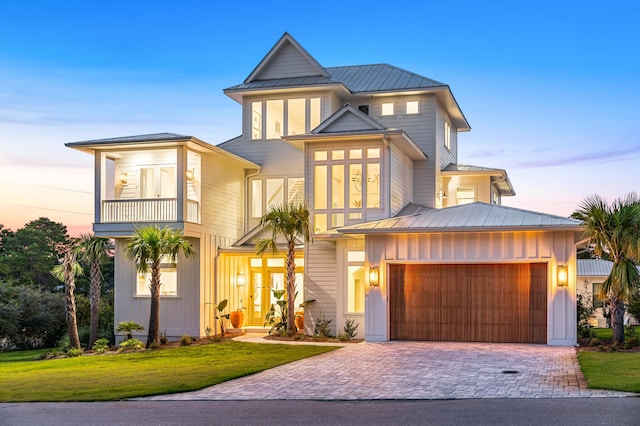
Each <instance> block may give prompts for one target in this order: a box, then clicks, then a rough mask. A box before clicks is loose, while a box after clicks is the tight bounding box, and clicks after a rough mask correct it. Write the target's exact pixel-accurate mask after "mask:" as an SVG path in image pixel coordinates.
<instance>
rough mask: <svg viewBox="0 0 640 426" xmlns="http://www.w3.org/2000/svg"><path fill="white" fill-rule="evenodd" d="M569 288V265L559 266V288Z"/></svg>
mask: <svg viewBox="0 0 640 426" xmlns="http://www.w3.org/2000/svg"><path fill="white" fill-rule="evenodd" d="M566 286H567V265H558V287H566Z"/></svg>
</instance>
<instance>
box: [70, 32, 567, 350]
mask: <svg viewBox="0 0 640 426" xmlns="http://www.w3.org/2000/svg"><path fill="white" fill-rule="evenodd" d="M224 92H225V94H227V95H228V96H229V97H231V98H232V99H234V100H235V101H237V102H238V103H240V104H241V105H242V111H243V112H242V129H243V131H242V135H241V136H239V137H237V138H235V139H232V140H230V141H227V142H224V143H222V144H220V145H218V146H211V145H209V144H206V143H204V142H202V141H200V140H198V139H196V138H194V137H190V136H181V135H175V134H156V135H143V136H135V137H125V138H115V139H103V140H93V141H84V142H75V143H69V144H67V146H69V147H72V148H75V149H80V150H84V151H86V152H89V153H92V154H93V155H94V156H95V165H96V218H95V224H94V231H95V233H96V234H97V235H101V236H108V237H113V238H115V239H116V277H115V292H116V301H115V303H116V311H115V320H116V322H118V321H123V320H134V321H137V322H140V323H146V321H147V318H148V309H149V306H148V305H149V303H148V295H147V290H146V284H145V282H146V278H145V277H143V276H140V275H139V274H137V273H136V271H135V267H134V265H132V264H131V263H130V262H129V261H127V260H126V258H125V257H124V254H123V247H124V244H125V243H126V238H127V236H128V235H130V233H131V231H132V230H133V229H134V226H135V225H136V224H142V223H158V224H161V225H168V226H172V227H174V228H178V229H182V230H184V233H185V235H186V236H187V237H188V238H190V239H191V241H192V242H193V244H194V246H195V247H196V250H197V251H198V253H199V254H200V255H199V257H198V258H197V259H195V260H186V259H179V260H178V262H177V264H167V265H166V268H165V271H163V275H162V277H163V282H165V283H164V284H163V288H164V291H165V292H166V293H165V294H164V295H163V297H162V300H161V319H160V322H161V326H160V328H161V329H162V330H166V331H167V335H168V336H170V337H173V338H177V337H179V336H181V335H182V334H191V335H200V336H202V335H204V333H205V329H206V328H207V327H211V328H214V327H215V321H214V313H213V303H216V302H217V301H218V300H222V299H225V298H227V299H229V300H230V308H231V309H236V308H238V307H241V306H243V307H245V308H246V311H245V323H246V325H247V327H253V328H255V327H258V328H259V327H262V326H263V322H264V318H265V315H266V313H267V311H268V309H269V307H270V305H271V303H273V298H272V293H271V291H270V290H271V289H275V288H283V286H284V277H285V270H284V253H280V254H278V255H275V256H274V255H265V256H264V257H259V256H256V255H255V248H254V245H253V243H254V242H255V240H256V239H257V238H261V237H264V236H265V233H264V232H263V230H261V229H259V228H258V227H257V224H258V221H259V218H260V217H261V216H262V215H263V214H264V213H265V212H266V211H267V209H268V208H269V206H270V205H273V204H276V203H282V202H289V201H293V202H300V201H305V202H307V203H308V205H309V207H310V209H311V210H312V220H313V228H314V231H315V235H314V240H313V243H311V244H308V245H306V246H304V245H303V244H302V242H300V245H299V252H298V255H297V261H296V281H297V284H298V289H299V294H298V300H297V302H296V306H297V305H299V303H301V302H302V301H304V300H309V299H313V300H314V302H313V303H312V304H310V305H309V306H308V307H307V308H306V309H305V331H306V332H307V333H311V332H312V330H313V325H314V323H315V322H316V321H317V320H318V318H320V317H325V318H327V319H331V320H332V326H333V331H334V332H338V331H340V330H342V328H343V326H344V324H345V321H346V320H348V319H355V320H356V321H357V323H358V325H359V328H358V331H359V333H360V336H361V337H364V338H365V339H366V340H369V341H386V340H390V339H409V340H413V339H415V340H460V341H491V342H535V343H548V344H559V345H571V344H573V343H575V340H576V310H575V294H576V293H575V290H576V280H575V276H576V274H575V272H576V260H575V241H576V240H577V238H576V236H577V232H579V230H580V227H579V222H577V221H575V220H572V219H567V218H562V217H557V216H552V215H547V214H543V213H536V212H529V211H524V210H519V209H514V208H509V207H502V206H501V202H502V197H505V196H513V195H515V191H514V189H513V186H512V185H511V182H510V181H509V178H508V175H507V173H506V171H505V170H502V169H493V168H486V167H478V166H470V165H461V164H458V137H457V135H458V133H459V132H466V131H469V130H470V126H469V123H468V122H467V119H466V118H465V116H464V115H463V113H462V111H461V109H460V107H459V106H458V104H457V102H456V100H455V98H454V97H453V94H452V92H451V90H450V89H449V86H447V85H446V84H444V83H440V82H438V81H435V80H431V79H429V78H426V77H422V76H420V75H417V74H415V73H412V72H409V71H405V70H403V69H400V68H397V67H394V66H391V65H387V64H378V65H362V66H345V67H323V66H322V65H320V64H319V63H318V62H317V61H316V60H315V59H314V58H313V57H312V56H311V55H310V54H309V53H308V52H307V51H306V50H305V49H304V48H302V46H300V44H298V42H297V41H296V40H295V39H294V38H293V37H291V36H290V35H289V34H287V33H285V34H284V35H283V36H282V37H281V39H280V40H279V41H278V42H277V43H276V44H275V46H274V47H273V48H272V49H271V50H270V51H269V52H268V53H267V55H266V56H265V57H264V58H263V59H262V61H260V63H259V64H258V66H257V67H256V68H255V69H254V70H253V71H252V72H251V73H250V74H249V76H248V77H247V78H246V79H245V81H244V82H243V83H241V84H239V85H236V86H233V87H230V88H228V89H226V90H225V91H224ZM559 275H562V277H563V278H561V280H560V282H558V279H557V277H558V276H559ZM167 283H168V284H167Z"/></svg>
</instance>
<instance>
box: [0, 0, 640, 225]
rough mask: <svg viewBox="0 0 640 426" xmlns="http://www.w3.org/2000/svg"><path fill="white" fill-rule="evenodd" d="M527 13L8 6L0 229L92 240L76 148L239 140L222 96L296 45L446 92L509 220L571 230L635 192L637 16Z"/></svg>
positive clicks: (205, 4) (0, 98) (89, 174)
mask: <svg viewBox="0 0 640 426" xmlns="http://www.w3.org/2000/svg"><path fill="white" fill-rule="evenodd" d="M414 3H416V4H414ZM521 3H522V4H521ZM524 3H525V2H511V1H509V2H507V1H505V2H500V1H490V2H478V1H448V2H430V1H424V2H404V1H395V2H382V1H381V2H377V1H367V2H363V1H345V0H343V1H340V2H332V1H326V2H322V3H307V2H302V1H299V0H298V1H281V2H255V3H254V2H230V1H226V2H218V1H180V2H163V1H154V2H152V1H148V2H147V1H133V2H132V1H109V2H88V1H83V2H76V1H65V2H45V1H42V2H37V1H29V0H25V1H20V2H18V1H13V2H2V4H1V5H0V16H1V17H2V24H1V25H0V147H1V148H2V153H1V155H0V224H3V225H4V226H5V227H6V228H11V229H13V230H16V229H19V228H21V227H22V226H23V225H24V224H25V223H27V222H29V221H30V220H33V219H36V218H38V217H41V216H46V217H49V218H50V219H52V220H54V221H57V222H61V223H63V224H65V225H67V227H68V228H69V231H70V232H71V233H72V234H77V233H78V232H80V231H85V232H86V231H89V230H90V229H91V222H92V218H93V160H92V158H91V156H89V155H87V154H83V153H80V152H77V151H74V150H71V149H69V148H66V147H65V146H64V143H65V142H73V141H80V140H87V139H98V138H107V137H116V136H126V135H138V134H145V133H159V132H174V133H182V134H187V135H193V136H196V137H198V138H200V139H202V140H205V141H207V142H209V143H211V144H214V145H215V144H218V143H220V142H223V141H225V140H227V139H230V138H232V137H235V136H237V135H239V134H240V132H241V128H240V124H241V123H240V112H241V110H240V105H239V104H237V103H236V102H235V101H233V100H231V99H230V98H228V97H226V96H225V95H224V94H223V93H222V90H223V89H224V88H226V87H229V86H232V85H234V84H238V83H240V82H242V81H243V80H244V79H245V78H246V77H247V75H248V74H249V73H250V72H251V71H252V70H253V68H254V67H255V66H256V65H257V64H258V62H259V61H260V60H261V59H262V58H263V56H264V55H265V54H266V53H267V52H268V51H269V49H270V48H271V47H272V46H273V44H274V43H275V42H276V41H277V40H278V39H279V37H280V36H281V35H282V34H283V33H284V32H285V31H288V32H289V33H291V34H292V35H293V36H294V37H295V38H296V39H297V40H298V41H299V42H300V44H302V46H304V47H305V48H306V49H307V50H308V51H309V53H310V54H311V55H313V56H314V57H315V58H316V59H317V60H318V61H319V62H320V64H322V65H323V66H340V65H361V64H373V63H390V64H392V65H395V66H398V67H401V68H404V69H407V70H410V71H413V72H415V73H418V74H421V75H424V76H426V77H430V78H433V79H435V80H438V81H442V82H444V83H447V84H449V85H450V87H451V89H452V91H453V94H454V96H455V97H456V99H457V101H458V103H459V105H460V107H461V109H462V111H463V112H464V114H465V115H466V117H467V119H468V120H469V123H470V124H471V127H472V130H471V132H469V133H463V134H461V135H460V136H459V162H460V163H462V164H473V165H479V166H486V167H497V168H504V169H506V170H507V172H508V173H509V176H510V178H511V181H512V183H513V185H514V187H515V190H516V193H517V195H516V196H515V197H511V198H507V199H506V200H504V204H506V205H509V206H516V207H520V208H524V209H529V210H536V211H541V212H547V213H553V214H558V215H562V216H567V215H569V214H571V212H572V211H574V210H575V209H576V207H577V205H578V204H579V203H580V201H582V200H583V199H584V198H585V197H587V196H588V195H590V194H593V193H599V194H601V195H603V196H605V197H607V198H609V199H612V198H614V197H617V196H621V195H623V194H625V193H627V192H629V191H632V190H635V191H638V190H639V189H640V188H639V186H640V55H639V52H640V30H639V28H640V27H639V24H638V22H637V17H638V13H639V12H640V6H637V5H636V2H632V1H610V2H592V1H575V2H558V1H535V2H528V3H527V4H524ZM307 4H309V6H307ZM486 4H490V5H491V6H489V7H487V6H486ZM515 4H517V6H516V5H515Z"/></svg>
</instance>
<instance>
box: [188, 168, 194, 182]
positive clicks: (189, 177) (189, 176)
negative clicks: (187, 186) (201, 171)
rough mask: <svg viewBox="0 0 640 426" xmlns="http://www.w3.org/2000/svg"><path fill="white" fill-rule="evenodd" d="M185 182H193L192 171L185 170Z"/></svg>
mask: <svg viewBox="0 0 640 426" xmlns="http://www.w3.org/2000/svg"><path fill="white" fill-rule="evenodd" d="M187 181H188V182H193V169H191V170H187Z"/></svg>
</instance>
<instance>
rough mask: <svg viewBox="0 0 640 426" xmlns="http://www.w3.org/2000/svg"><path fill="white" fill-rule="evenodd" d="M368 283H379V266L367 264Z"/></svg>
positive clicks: (376, 284)
mask: <svg viewBox="0 0 640 426" xmlns="http://www.w3.org/2000/svg"><path fill="white" fill-rule="evenodd" d="M369 285H374V286H379V285H380V268H379V267H377V266H369Z"/></svg>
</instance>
